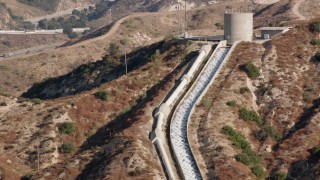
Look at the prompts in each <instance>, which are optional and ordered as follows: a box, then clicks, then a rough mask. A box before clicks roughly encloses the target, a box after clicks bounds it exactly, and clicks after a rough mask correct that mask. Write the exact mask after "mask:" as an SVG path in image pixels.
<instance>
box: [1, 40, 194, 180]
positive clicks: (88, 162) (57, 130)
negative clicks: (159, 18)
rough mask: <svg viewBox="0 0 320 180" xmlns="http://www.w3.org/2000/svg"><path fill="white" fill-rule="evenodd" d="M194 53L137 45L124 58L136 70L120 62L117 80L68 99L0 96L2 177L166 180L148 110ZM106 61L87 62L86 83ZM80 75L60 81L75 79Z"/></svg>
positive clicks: (183, 47)
mask: <svg viewBox="0 0 320 180" xmlns="http://www.w3.org/2000/svg"><path fill="white" fill-rule="evenodd" d="M197 48H199V47H198V45H197V44H193V43H190V42H187V41H183V40H174V39H171V40H166V41H164V42H160V43H156V44H154V45H151V46H148V47H145V48H142V49H140V50H137V51H136V52H134V53H132V54H130V55H128V59H129V62H131V63H132V64H133V65H134V66H136V65H137V64H139V66H137V67H135V68H133V69H131V68H129V74H128V75H127V76H126V75H124V71H123V69H124V67H123V65H119V67H120V68H121V69H119V70H117V69H116V70H117V71H120V72H121V76H120V77H118V78H116V79H114V80H111V81H109V82H108V83H104V84H101V85H100V86H99V87H97V88H96V89H92V90H89V91H85V92H83V93H80V94H78V95H75V96H71V97H68V98H60V99H56V100H50V101H41V100H39V99H33V100H32V101H26V100H24V99H21V98H20V99H12V98H10V97H4V96H1V99H0V102H1V106H0V112H1V113H0V137H1V138H0V139H1V140H0V150H1V153H0V154H1V156H0V158H1V161H0V162H1V163H0V172H1V174H4V176H5V177H7V178H8V179H18V178H19V177H20V176H23V175H26V174H27V173H32V174H34V178H35V179H37V178H38V177H44V178H47V179H52V178H58V179H75V178H76V177H77V178H78V179H104V178H106V179H112V178H113V177H119V178H125V179H130V178H134V177H139V178H147V179H149V178H151V177H153V178H155V179H157V178H164V174H163V172H162V169H161V166H160V163H159V162H158V159H157V155H156V152H155V149H154V148H153V145H152V144H151V141H150V140H149V138H148V137H149V132H150V131H151V130H152V124H153V120H152V111H153V109H154V107H155V106H157V105H158V104H159V103H160V102H161V101H162V99H163V98H165V96H166V94H167V92H168V91H169V90H170V89H171V87H172V86H173V85H174V83H175V79H176V78H178V77H179V75H180V74H181V72H182V71H183V70H184V69H185V67H186V65H187V64H188V63H189V62H190V60H192V59H193V57H195V55H196V53H194V52H193V51H194V50H195V49H197ZM157 50H158V51H159V52H158V51H157ZM151 57H153V58H151ZM105 61H106V60H103V61H100V62H96V63H91V64H88V65H86V66H85V68H90V69H91V70H90V71H89V72H88V74H85V78H86V79H88V80H93V79H95V78H96V76H101V77H103V76H104V75H103V73H102V72H103V71H107V70H108V69H109V68H112V67H111V65H110V64H108V63H104V62H105ZM130 67H131V66H130ZM79 70H81V68H80V69H79ZM79 70H75V71H74V72H72V74H74V77H62V78H65V79H64V80H63V81H61V82H60V83H61V84H63V82H65V81H69V80H72V78H78V79H79V80H80V78H81V77H80V76H79V75H80V74H81V73H80V72H79ZM81 71H82V72H85V71H86V70H85V69H82V70H81ZM100 72H101V74H100ZM58 85H59V84H58ZM83 86H84V87H85V85H83ZM102 91H106V92H107V93H108V96H107V99H106V100H103V99H101V96H98V95H95V93H96V92H102ZM68 122H69V126H68V127H65V128H64V127H63V125H65V124H66V123H68ZM70 123H71V125H70ZM70 126H71V127H70ZM61 128H62V129H61ZM66 145H68V147H69V148H68V147H65V146H66ZM70 146H71V147H70ZM70 149H71V150H70ZM69 150H70V151H69ZM38 153H39V157H40V158H39V159H38ZM38 162H39V167H40V171H39V172H37V171H36V170H37V168H38Z"/></svg>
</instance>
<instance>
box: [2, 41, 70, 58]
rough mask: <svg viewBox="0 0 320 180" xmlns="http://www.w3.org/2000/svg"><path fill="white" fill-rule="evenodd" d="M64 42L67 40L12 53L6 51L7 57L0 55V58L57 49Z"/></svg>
mask: <svg viewBox="0 0 320 180" xmlns="http://www.w3.org/2000/svg"><path fill="white" fill-rule="evenodd" d="M64 43H65V42H58V43H54V44H48V45H43V46H37V47H33V48H27V49H21V50H17V51H14V52H11V53H6V55H7V57H0V60H3V59H7V58H11V57H16V56H20V55H25V54H29V53H39V52H42V51H47V50H50V49H55V48H56V47H58V46H61V45H62V44H64Z"/></svg>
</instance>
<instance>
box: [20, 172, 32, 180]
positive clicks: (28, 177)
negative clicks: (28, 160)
mask: <svg viewBox="0 0 320 180" xmlns="http://www.w3.org/2000/svg"><path fill="white" fill-rule="evenodd" d="M32 176H33V174H32V173H27V174H25V175H24V176H22V177H21V180H31V178H32Z"/></svg>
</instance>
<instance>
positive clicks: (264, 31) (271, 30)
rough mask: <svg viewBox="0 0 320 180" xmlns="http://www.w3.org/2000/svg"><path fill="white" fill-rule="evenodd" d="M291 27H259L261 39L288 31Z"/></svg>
mask: <svg viewBox="0 0 320 180" xmlns="http://www.w3.org/2000/svg"><path fill="white" fill-rule="evenodd" d="M291 28H292V27H262V28H260V32H261V38H262V39H271V38H272V37H273V36H276V35H278V34H281V33H285V32H287V31H289V30H290V29H291Z"/></svg>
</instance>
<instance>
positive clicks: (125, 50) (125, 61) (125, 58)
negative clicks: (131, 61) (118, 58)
mask: <svg viewBox="0 0 320 180" xmlns="http://www.w3.org/2000/svg"><path fill="white" fill-rule="evenodd" d="M124 63H125V65H126V75H127V74H128V63H127V49H126V48H124Z"/></svg>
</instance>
